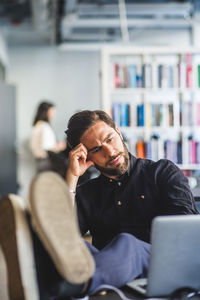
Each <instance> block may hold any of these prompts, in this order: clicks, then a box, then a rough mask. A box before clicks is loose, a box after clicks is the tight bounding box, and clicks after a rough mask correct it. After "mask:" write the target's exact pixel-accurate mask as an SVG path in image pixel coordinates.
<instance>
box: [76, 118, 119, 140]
mask: <svg viewBox="0 0 200 300" xmlns="http://www.w3.org/2000/svg"><path fill="white" fill-rule="evenodd" d="M113 132H115V129H114V128H112V127H110V126H109V125H108V124H106V123H105V122H103V121H98V122H97V123H96V124H94V125H92V126H91V127H90V128H88V129H87V130H86V131H85V132H84V134H83V135H82V137H81V142H82V143H84V141H90V142H92V143H95V142H98V141H99V140H104V139H105V138H106V137H107V136H108V135H110V134H112V133H113Z"/></svg>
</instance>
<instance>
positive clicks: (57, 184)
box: [30, 172, 95, 284]
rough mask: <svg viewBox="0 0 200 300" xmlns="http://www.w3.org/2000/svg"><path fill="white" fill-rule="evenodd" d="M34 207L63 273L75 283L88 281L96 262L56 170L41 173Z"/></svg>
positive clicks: (32, 197)
mask: <svg viewBox="0 0 200 300" xmlns="http://www.w3.org/2000/svg"><path fill="white" fill-rule="evenodd" d="M30 210H31V216H32V223H33V227H34V228H35V230H36V232H37V234H38V236H39V238H40V240H41V241H42V243H43V245H44V246H45V248H46V250H47V251H48V253H49V255H50V256H51V258H52V260H53V262H54V264H55V267H56V268H57V271H58V272H59V273H60V274H61V276H62V277H63V278H64V279H66V280H67V281H68V282H70V283H74V284H81V283H84V282H86V281H88V280H89V279H90V278H91V277H92V275H93V273H94V269H95V264H94V260H93V257H92V256H91V254H90V252H89V250H88V248H87V246H86V245H85V243H84V241H83V239H82V238H81V235H80V232H79V227H78V221H77V216H76V208H75V205H73V200H72V198H71V194H70V193H69V191H68V188H67V185H66V183H65V181H64V180H63V179H62V178H61V177H60V176H59V175H57V174H56V173H54V172H43V173H41V174H40V175H38V176H37V177H36V178H35V179H34V180H33V181H32V184H31V188H30Z"/></svg>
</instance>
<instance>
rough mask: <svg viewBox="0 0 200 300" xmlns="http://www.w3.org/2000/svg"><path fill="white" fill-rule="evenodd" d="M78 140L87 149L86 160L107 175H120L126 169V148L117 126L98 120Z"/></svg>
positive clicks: (127, 161)
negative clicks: (114, 127) (113, 126)
mask: <svg viewBox="0 0 200 300" xmlns="http://www.w3.org/2000/svg"><path fill="white" fill-rule="evenodd" d="M80 142H81V143H82V144H83V145H84V146H85V147H86V148H87V150H88V160H91V161H92V162H93V163H94V164H95V167H96V168H97V169H98V170H99V171H100V172H101V173H103V174H105V175H107V176H108V177H111V176H114V177H115V176H119V175H122V174H124V173H125V172H126V170H127V169H128V165H129V155H128V150H127V147H126V145H125V143H124V142H123V140H122V138H121V134H120V132H119V130H118V129H117V128H116V129H113V128H112V127H110V126H109V125H107V124H106V123H105V122H103V121H98V122H97V123H96V124H95V125H93V126H91V127H90V128H89V129H88V130H86V131H85V132H84V134H83V135H82V137H81V140H80Z"/></svg>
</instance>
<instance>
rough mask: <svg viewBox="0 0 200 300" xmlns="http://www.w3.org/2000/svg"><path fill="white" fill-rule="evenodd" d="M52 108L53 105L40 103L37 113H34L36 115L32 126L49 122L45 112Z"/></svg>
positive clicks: (45, 102)
mask: <svg viewBox="0 0 200 300" xmlns="http://www.w3.org/2000/svg"><path fill="white" fill-rule="evenodd" d="M54 106H55V105H54V104H53V103H51V102H47V101H44V102H41V103H40V104H39V106H38V109H37V112H36V115H35V118H34V121H33V126H34V125H35V124H36V123H37V122H38V121H46V122H49V119H48V114H47V112H48V110H49V108H51V107H54Z"/></svg>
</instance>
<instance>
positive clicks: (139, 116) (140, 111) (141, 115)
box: [138, 104, 144, 126]
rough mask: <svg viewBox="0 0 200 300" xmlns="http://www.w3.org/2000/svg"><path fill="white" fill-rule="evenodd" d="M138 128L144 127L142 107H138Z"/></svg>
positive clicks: (141, 105)
mask: <svg viewBox="0 0 200 300" xmlns="http://www.w3.org/2000/svg"><path fill="white" fill-rule="evenodd" d="M138 126H144V105H143V104H140V105H138Z"/></svg>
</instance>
